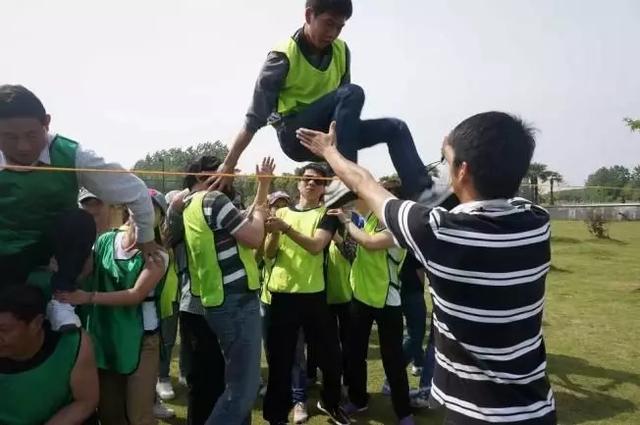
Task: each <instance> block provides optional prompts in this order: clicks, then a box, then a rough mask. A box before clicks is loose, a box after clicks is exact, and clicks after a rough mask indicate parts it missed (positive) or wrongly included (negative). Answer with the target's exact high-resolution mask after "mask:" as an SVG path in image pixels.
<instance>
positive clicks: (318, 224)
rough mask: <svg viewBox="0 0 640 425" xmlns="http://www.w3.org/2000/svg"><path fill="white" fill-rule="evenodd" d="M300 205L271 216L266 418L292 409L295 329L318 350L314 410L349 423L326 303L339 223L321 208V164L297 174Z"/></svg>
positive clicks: (276, 418)
mask: <svg viewBox="0 0 640 425" xmlns="http://www.w3.org/2000/svg"><path fill="white" fill-rule="evenodd" d="M297 175H298V176H299V177H300V181H299V182H298V191H299V194H300V199H299V202H298V203H297V204H296V205H295V206H291V207H288V208H281V209H279V210H278V211H277V212H276V215H275V217H271V218H269V220H268V222H267V230H268V231H269V233H270V234H269V237H268V238H267V242H266V248H265V257H266V258H268V259H273V261H274V264H273V267H272V269H271V273H270V275H269V278H268V280H267V282H266V284H265V288H266V290H267V291H268V292H269V293H270V295H271V307H270V319H269V325H268V329H267V350H268V351H269V352H270V355H269V358H268V361H269V382H268V385H267V393H266V396H265V399H264V419H265V420H267V421H268V422H269V423H271V424H280V423H286V422H287V417H288V415H289V410H290V409H291V407H292V397H291V383H292V374H291V370H292V366H293V364H294V356H295V352H296V344H297V341H298V338H299V331H300V329H302V330H303V331H304V335H305V336H306V338H307V339H308V341H309V343H310V344H311V346H313V347H317V349H318V350H317V353H318V362H319V366H320V368H321V370H322V377H323V390H322V397H321V398H322V400H321V401H319V402H318V407H319V408H320V409H321V410H322V411H323V412H324V413H325V414H327V415H328V416H329V417H330V418H331V421H332V422H333V423H335V424H348V423H349V418H348V417H347V416H346V415H345V414H344V412H343V411H342V409H341V408H340V396H341V386H340V369H341V367H340V365H341V362H342V359H341V353H340V345H339V342H338V335H337V332H336V329H335V326H332V317H331V313H330V312H329V307H328V305H327V299H326V293H325V290H326V284H325V278H324V270H323V267H324V263H325V255H324V251H325V249H326V248H327V247H328V246H329V243H330V242H331V239H332V238H333V235H334V234H335V232H336V230H337V228H338V225H339V223H338V220H337V219H336V218H335V217H330V216H327V215H326V214H325V211H326V209H325V208H324V207H323V206H322V205H321V204H320V201H321V199H322V197H323V195H324V192H325V187H326V183H327V178H328V175H329V173H328V170H327V169H326V167H325V166H324V165H322V164H317V163H311V164H307V165H305V166H304V167H302V168H301V169H299V170H298V171H297Z"/></svg>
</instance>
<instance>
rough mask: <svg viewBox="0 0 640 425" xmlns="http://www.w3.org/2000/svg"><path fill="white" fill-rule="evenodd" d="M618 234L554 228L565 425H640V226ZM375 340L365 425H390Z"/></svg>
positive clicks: (432, 417) (555, 332) (548, 317)
mask: <svg viewBox="0 0 640 425" xmlns="http://www.w3.org/2000/svg"><path fill="white" fill-rule="evenodd" d="M610 234H611V239H610V240H597V239H594V238H592V237H591V236H590V235H589V234H588V233H587V231H586V228H585V225H584V224H583V223H580V222H555V223H554V224H553V245H552V249H553V271H552V272H551V273H550V275H549V278H548V280H547V304H546V310H545V321H544V325H545V328H544V330H545V337H546V346H547V352H548V362H549V373H550V376H551V382H552V384H553V388H554V391H555V394H556V398H557V406H558V412H559V418H560V421H559V422H560V423H561V424H566V425H576V424H608V425H638V424H640V223H615V224H613V225H612V226H611V231H610ZM372 335H373V337H372V340H371V351H370V362H369V366H370V371H369V390H370V392H371V403H370V409H369V411H368V412H367V414H366V415H362V416H359V417H358V421H357V422H358V423H361V424H369V425H374V424H375V425H378V424H381V425H390V424H394V423H395V422H396V421H395V418H394V416H393V412H392V410H391V403H390V400H389V399H388V398H387V397H384V396H382V395H381V394H380V385H381V380H382V364H381V361H380V356H379V351H378V346H377V335H375V332H374V333H373V334H372ZM176 351H177V350H176ZM411 382H412V383H413V384H414V385H415V384H416V378H412V379H411ZM176 390H177V391H178V400H176V401H175V404H173V405H172V406H173V407H175V408H176V411H177V412H178V418H177V419H175V420H173V421H171V422H168V423H170V424H183V423H185V421H184V419H183V418H184V417H185V407H184V404H185V403H184V394H185V391H184V389H183V388H180V387H178V386H176ZM310 399H311V400H310V401H311V403H310V414H311V415H312V418H311V420H310V421H309V424H311V425H320V424H322V425H325V424H327V420H326V418H325V417H324V416H321V415H318V412H317V410H316V409H315V407H314V406H313V405H314V404H315V400H317V389H313V390H312V391H311V395H310ZM260 402H261V400H258V403H260ZM253 417H254V424H263V423H265V422H264V421H263V419H262V411H261V410H260V404H258V405H256V409H255V410H254V415H253ZM441 422H442V416H441V415H440V414H438V413H434V412H418V414H417V420H416V423H418V424H425V425H426V424H440V423H441ZM220 425H224V424H220Z"/></svg>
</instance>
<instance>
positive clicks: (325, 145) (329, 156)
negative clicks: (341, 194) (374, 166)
mask: <svg viewBox="0 0 640 425" xmlns="http://www.w3.org/2000/svg"><path fill="white" fill-rule="evenodd" d="M297 135H298V139H300V143H302V145H303V146H304V147H306V148H307V149H309V150H310V151H311V152H313V153H314V154H316V155H318V156H320V157H323V158H324V159H325V160H326V161H327V162H328V163H329V165H330V166H331V168H332V169H333V171H334V172H335V173H336V175H337V176H338V177H339V178H340V180H342V181H343V182H344V184H345V185H346V186H347V187H348V188H349V189H351V190H352V191H353V192H354V193H355V194H356V195H358V197H359V198H360V199H362V200H364V201H365V202H366V203H367V205H368V207H369V208H370V209H371V211H373V213H374V214H375V215H376V216H377V217H378V218H380V219H382V217H383V208H384V204H385V201H387V200H388V199H395V198H396V197H395V196H393V195H392V194H391V193H390V192H389V191H387V190H386V189H384V188H383V187H382V186H380V185H379V184H378V182H376V180H375V178H374V177H373V176H372V175H371V173H370V172H369V171H367V170H366V169H364V168H362V167H360V166H359V165H358V164H355V163H353V162H351V161H349V160H348V159H346V158H345V157H343V156H342V155H341V154H340V152H338V149H337V147H336V123H335V121H334V122H332V123H331V126H330V127H329V132H328V133H323V132H320V131H315V130H309V129H306V128H301V129H299V130H298V131H297Z"/></svg>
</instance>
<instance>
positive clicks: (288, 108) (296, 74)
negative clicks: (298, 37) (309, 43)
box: [273, 38, 347, 116]
mask: <svg viewBox="0 0 640 425" xmlns="http://www.w3.org/2000/svg"><path fill="white" fill-rule="evenodd" d="M331 48H332V49H333V53H332V57H331V63H330V64H329V67H328V68H327V69H326V70H324V71H321V70H319V69H317V68H315V67H314V66H313V65H311V64H310V63H309V62H308V61H307V59H306V58H305V57H304V55H303V54H302V51H301V50H300V47H299V46H298V43H296V41H295V40H294V39H293V38H289V39H288V40H286V41H285V42H283V43H281V44H279V45H278V46H276V48H275V49H273V51H274V52H280V53H283V54H284V55H286V57H287V59H288V60H289V71H288V72H287V78H286V79H285V81H284V85H283V86H282V88H281V89H280V93H279V97H278V113H279V114H281V115H282V116H286V115H290V114H293V113H296V112H299V111H300V110H302V109H304V108H306V107H307V106H308V105H310V104H312V103H313V102H315V101H316V100H318V99H320V98H321V97H322V96H324V95H326V94H328V93H331V92H332V91H334V90H336V89H337V88H338V87H340V82H341V81H342V77H343V76H344V74H345V73H346V72H347V45H346V44H345V42H344V41H342V40H338V39H336V40H335V41H334V42H333V43H332V45H331Z"/></svg>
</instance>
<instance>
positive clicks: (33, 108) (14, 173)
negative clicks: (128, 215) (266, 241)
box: [0, 85, 162, 330]
mask: <svg viewBox="0 0 640 425" xmlns="http://www.w3.org/2000/svg"><path fill="white" fill-rule="evenodd" d="M50 122H51V116H50V115H49V114H47V112H46V110H45V108H44V106H43V104H42V102H41V101H40V99H38V98H37V97H36V95H34V94H33V93H32V92H31V91H29V90H28V89H26V88H25V87H23V86H20V85H0V193H1V194H2V196H1V197H0V211H1V212H0V275H1V276H2V277H3V279H2V282H0V285H4V284H10V283H17V284H23V283H24V282H26V281H27V280H28V279H27V277H28V275H29V274H30V273H31V272H33V271H34V270H36V269H38V268H39V267H42V266H47V265H48V264H49V263H50V261H51V258H52V257H53V258H54V259H55V260H56V263H57V270H56V272H55V273H54V274H53V275H52V277H51V282H50V285H51V287H52V289H53V291H54V292H55V291H63V292H64V291H67V292H68V291H73V290H74V289H75V288H76V280H77V277H78V275H79V273H80V271H81V270H82V267H83V265H84V262H85V259H86V258H87V257H88V256H89V253H90V252H91V247H92V246H93V243H94V240H95V234H92V233H93V232H89V233H87V232H84V231H83V232H80V231H69V230H68V229H74V228H75V227H76V226H77V224H78V223H80V222H86V221H87V220H86V217H88V214H87V213H86V212H84V211H81V210H79V209H78V205H77V197H78V188H79V187H82V186H84V187H86V188H87V190H89V191H91V192H92V193H94V194H95V195H96V196H97V197H99V198H100V199H101V200H103V201H104V202H106V203H109V204H114V205H120V204H125V205H127V207H128V208H129V210H131V212H132V216H133V221H134V222H135V224H136V226H135V229H136V244H137V247H138V249H140V250H141V251H142V255H143V257H144V260H145V261H157V262H159V263H161V262H162V259H161V255H160V247H158V245H157V244H156V243H155V242H154V235H153V208H152V205H151V200H150V199H149V195H148V194H147V190H146V186H145V184H144V183H143V182H142V181H141V180H140V179H138V178H137V177H135V176H134V175H132V174H129V173H123V172H122V171H123V170H122V167H120V166H119V165H117V164H114V163H109V162H105V160H104V159H102V158H101V157H99V156H98V155H96V154H95V153H94V152H92V151H90V150H87V149H86V148H84V147H82V146H81V145H79V144H78V143H76V142H74V141H72V140H70V139H68V138H66V137H63V136H62V135H59V134H54V133H50V132H49V124H50ZM16 166H17V167H20V166H28V167H42V168H43V169H42V170H38V169H35V170H34V169H28V170H25V169H19V168H15V167H16ZM12 167H13V168H12ZM44 167H56V168H65V169H67V171H57V172H55V171H50V170H48V169H44ZM74 169H75V171H73V170H74ZM87 169H99V170H103V171H105V170H113V171H117V172H90V171H87ZM69 170H72V171H69ZM89 220H91V218H90V217H89ZM47 316H48V318H49V320H50V321H51V325H52V328H53V329H54V330H58V329H64V328H65V327H70V328H75V327H77V326H79V325H80V319H79V318H78V316H77V315H76V314H75V312H74V309H73V307H72V306H70V305H66V304H64V303H60V302H59V301H56V300H52V301H51V302H50V303H49V305H48V309H47Z"/></svg>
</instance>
